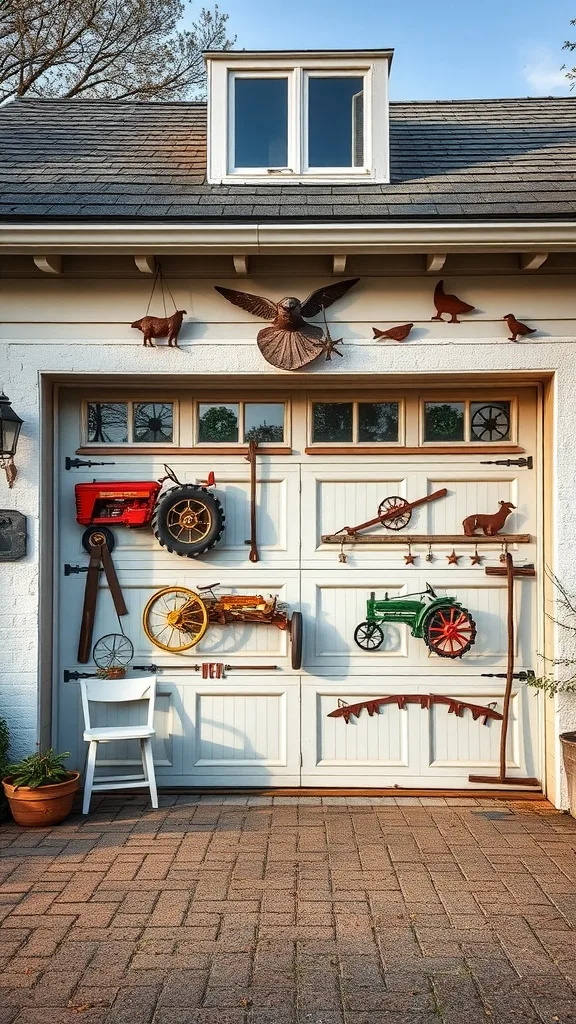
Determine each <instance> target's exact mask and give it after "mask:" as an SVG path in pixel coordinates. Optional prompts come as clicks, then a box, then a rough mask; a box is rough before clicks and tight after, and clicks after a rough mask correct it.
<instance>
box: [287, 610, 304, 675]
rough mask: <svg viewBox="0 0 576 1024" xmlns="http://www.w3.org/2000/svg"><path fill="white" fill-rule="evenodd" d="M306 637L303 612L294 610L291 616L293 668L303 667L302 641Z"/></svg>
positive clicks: (291, 658)
mask: <svg viewBox="0 0 576 1024" xmlns="http://www.w3.org/2000/svg"><path fill="white" fill-rule="evenodd" d="M303 639H304V621H303V619H302V612H292V616H291V618H290V664H291V665H292V668H293V669H296V671H298V669H301V668H302V641H303Z"/></svg>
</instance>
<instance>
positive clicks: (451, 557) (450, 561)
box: [446, 548, 460, 565]
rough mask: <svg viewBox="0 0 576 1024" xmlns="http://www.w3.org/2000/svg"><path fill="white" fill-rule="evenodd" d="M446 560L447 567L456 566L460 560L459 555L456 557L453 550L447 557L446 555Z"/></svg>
mask: <svg viewBox="0 0 576 1024" xmlns="http://www.w3.org/2000/svg"><path fill="white" fill-rule="evenodd" d="M446 558H447V559H448V565H458V559H459V558H460V555H457V554H456V552H455V551H454V548H452V551H451V552H450V554H449V555H446Z"/></svg>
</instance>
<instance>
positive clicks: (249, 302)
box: [214, 277, 360, 370]
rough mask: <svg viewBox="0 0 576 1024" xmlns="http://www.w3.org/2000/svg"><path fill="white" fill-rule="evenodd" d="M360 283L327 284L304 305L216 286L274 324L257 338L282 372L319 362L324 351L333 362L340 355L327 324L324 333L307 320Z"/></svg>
mask: <svg viewBox="0 0 576 1024" xmlns="http://www.w3.org/2000/svg"><path fill="white" fill-rule="evenodd" d="M359 280H360V278H358V277H356V278H353V279H352V280H349V281H338V282H337V283H336V284H329V285H326V287H325V288H317V289H316V291H315V292H312V294H311V295H309V296H308V298H307V299H305V300H304V302H302V301H301V300H300V299H296V298H294V296H287V298H284V299H281V300H280V302H273V301H272V300H271V299H266V298H263V297H262V296H261V295H250V294H249V292H237V291H234V289H232V288H220V287H219V286H218V285H215V286H214V287H215V289H216V291H217V292H219V293H220V295H223V296H224V298H225V299H228V302H232V303H233V304H234V305H235V306H240V308H241V309H245V310H246V311H247V312H248V313H252V314H253V315H254V316H259V317H262V319H263V320H271V321H272V326H271V327H263V328H262V330H260V331H258V337H257V339H256V340H257V342H258V348H259V349H260V351H261V353H262V355H263V356H264V359H265V360H266V361H267V362H268V363H271V364H272V366H277V367H279V369H281V370H299V369H300V367H301V366H306V365H307V363H311V362H313V360H314V359H317V358H318V356H319V355H321V354H322V352H324V353H325V354H326V358H327V359H330V356H331V354H332V352H333V351H336V352H337V350H336V349H335V348H334V345H335V344H338V342H332V339H331V338H330V334H329V332H328V327H327V325H326V334H325V333H324V331H323V330H322V328H321V327H317V326H316V325H315V324H309V323H306V320H305V319H304V317H306V318H308V317H313V316H317V314H318V313H321V312H323V311H324V310H325V309H327V307H328V306H331V305H332V303H333V302H336V300H337V299H341V298H342V296H343V295H345V294H346V292H347V291H349V289H350V288H352V286H353V285H355V284H357V283H358V281H359ZM324 320H326V317H324ZM337 354H338V355H340V354H341V353H339V352H338V353H337Z"/></svg>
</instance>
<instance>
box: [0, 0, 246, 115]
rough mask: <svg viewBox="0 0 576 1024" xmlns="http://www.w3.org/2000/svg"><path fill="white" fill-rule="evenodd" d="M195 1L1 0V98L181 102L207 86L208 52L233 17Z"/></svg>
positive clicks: (223, 43)
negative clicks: (193, 15) (190, 18)
mask: <svg viewBox="0 0 576 1024" xmlns="http://www.w3.org/2000/svg"><path fill="white" fill-rule="evenodd" d="M192 6H193V5H192V0H4V2H2V0H0V99H3V100H5V99H8V98H9V97H11V96H25V95H26V94H29V95H33V96H62V97H65V98H73V97H76V96H83V97H85V98H103V99H104V98H106V99H125V98H128V97H133V98H140V99H182V98H185V97H187V96H190V95H191V94H198V93H199V92H201V91H202V89H203V87H204V62H203V59H202V51H203V50H205V49H228V48H229V47H230V46H231V45H232V44H233V40H231V39H228V37H227V35H226V25H227V21H228V15H227V14H223V13H222V12H221V11H220V10H219V8H218V5H216V6H215V7H214V8H213V9H207V8H202V9H201V10H200V12H199V15H198V19H197V21H196V22H192V23H191V25H190V27H189V28H188V27H187V28H183V27H182V24H183V19H184V16H185V15H188V14H189V13H190V12H191V9H192Z"/></svg>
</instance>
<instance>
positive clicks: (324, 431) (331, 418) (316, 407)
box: [312, 402, 399, 444]
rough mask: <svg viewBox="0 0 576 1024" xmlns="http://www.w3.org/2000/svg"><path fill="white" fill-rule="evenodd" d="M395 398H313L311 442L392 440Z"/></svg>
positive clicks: (394, 438)
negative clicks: (342, 400)
mask: <svg viewBox="0 0 576 1024" xmlns="http://www.w3.org/2000/svg"><path fill="white" fill-rule="evenodd" d="M398 436H399V403H398V402H314V403H313V404H312V443H313V444H320V443H324V444H325V443H327V442H328V443H333V444H338V443H340V444H342V443H345V442H348V443H352V444H354V443H355V442H357V441H362V442H364V443H365V442H376V443H382V442H395V441H398Z"/></svg>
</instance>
